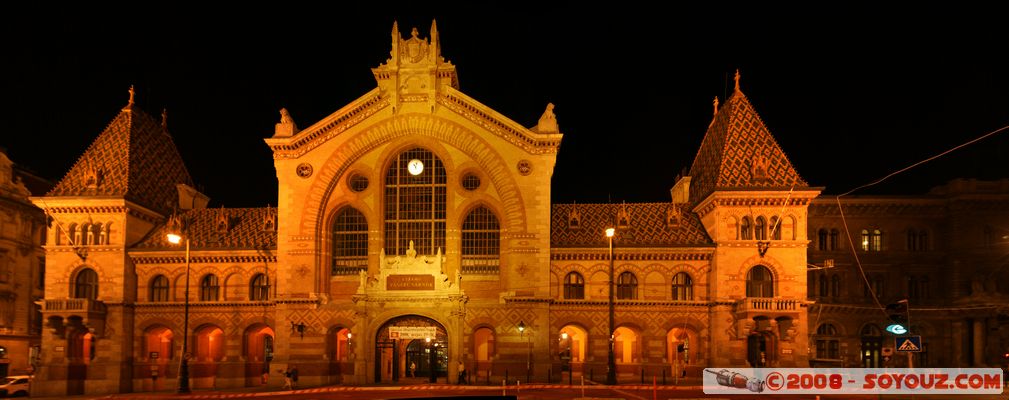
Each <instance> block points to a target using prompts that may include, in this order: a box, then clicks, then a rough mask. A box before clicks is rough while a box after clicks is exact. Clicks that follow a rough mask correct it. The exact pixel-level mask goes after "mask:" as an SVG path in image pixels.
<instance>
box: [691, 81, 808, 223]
mask: <svg viewBox="0 0 1009 400" xmlns="http://www.w3.org/2000/svg"><path fill="white" fill-rule="evenodd" d="M793 186H794V187H795V188H804V187H807V186H808V184H807V183H806V182H805V181H804V180H802V178H801V177H800V176H799V173H798V172H796V171H795V168H794V167H793V166H792V163H791V162H789V161H788V157H787V156H786V155H785V152H784V151H782V150H781V147H780V146H778V142H777V141H775V140H774V136H772V135H771V132H770V131H769V130H768V129H767V126H766V125H764V121H763V120H761V119H760V116H759V115H757V111H756V110H754V109H753V105H751V104H750V101H749V100H748V99H747V98H746V96H745V95H743V92H742V91H740V90H739V87H738V81H737V87H736V91H735V93H733V94H732V96H731V97H729V100H728V101H726V102H725V104H724V105H722V107H721V108H720V109H718V112H717V114H716V115H715V119H714V121H712V122H711V125H710V126H709V127H708V131H707V133H705V134H704V140H703V141H702V142H701V147H700V148H699V149H698V151H697V156H696V157H694V163H693V165H691V167H690V202H691V203H694V204H696V203H697V202H698V201H701V200H703V199H705V198H706V197H707V196H708V195H709V194H711V192H713V191H716V190H740V189H764V190H766V189H783V190H788V189H789V188H792V187H793Z"/></svg>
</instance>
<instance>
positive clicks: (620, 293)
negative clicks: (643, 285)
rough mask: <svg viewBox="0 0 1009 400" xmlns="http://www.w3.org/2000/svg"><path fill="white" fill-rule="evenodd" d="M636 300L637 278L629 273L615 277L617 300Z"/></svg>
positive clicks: (625, 272)
mask: <svg viewBox="0 0 1009 400" xmlns="http://www.w3.org/2000/svg"><path fill="white" fill-rule="evenodd" d="M637 298H638V277H636V276H634V273H632V272H631V271H624V272H622V273H620V276H618V277H617V299H620V300H634V299H637Z"/></svg>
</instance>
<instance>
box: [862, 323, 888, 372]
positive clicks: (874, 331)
mask: <svg viewBox="0 0 1009 400" xmlns="http://www.w3.org/2000/svg"><path fill="white" fill-rule="evenodd" d="M861 336H862V367H863V368H881V367H883V331H880V330H879V327H878V326H876V325H873V324H867V325H865V326H864V327H862V332H861Z"/></svg>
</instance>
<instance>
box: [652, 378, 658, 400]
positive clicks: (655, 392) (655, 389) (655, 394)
mask: <svg viewBox="0 0 1009 400" xmlns="http://www.w3.org/2000/svg"><path fill="white" fill-rule="evenodd" d="M652 400H659V388H658V386H657V385H656V384H655V375H652Z"/></svg>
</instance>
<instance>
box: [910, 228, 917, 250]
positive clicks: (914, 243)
mask: <svg viewBox="0 0 1009 400" xmlns="http://www.w3.org/2000/svg"><path fill="white" fill-rule="evenodd" d="M907 250H908V251H917V250H918V231H915V230H914V229H908V230H907Z"/></svg>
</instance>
